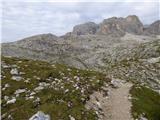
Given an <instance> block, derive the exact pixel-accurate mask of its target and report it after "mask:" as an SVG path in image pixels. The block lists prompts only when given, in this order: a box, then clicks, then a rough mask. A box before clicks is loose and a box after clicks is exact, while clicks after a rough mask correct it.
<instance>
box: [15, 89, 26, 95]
mask: <svg viewBox="0 0 160 120" xmlns="http://www.w3.org/2000/svg"><path fill="white" fill-rule="evenodd" d="M24 92H26V89H18V90H16V91H15V93H14V94H16V95H18V94H21V93H24Z"/></svg>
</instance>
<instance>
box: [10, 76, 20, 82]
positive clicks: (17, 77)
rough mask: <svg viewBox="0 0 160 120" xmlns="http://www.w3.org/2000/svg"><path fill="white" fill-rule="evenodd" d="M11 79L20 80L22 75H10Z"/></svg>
mask: <svg viewBox="0 0 160 120" xmlns="http://www.w3.org/2000/svg"><path fill="white" fill-rule="evenodd" d="M11 79H12V80H15V81H20V80H22V77H21V76H12V78H11Z"/></svg>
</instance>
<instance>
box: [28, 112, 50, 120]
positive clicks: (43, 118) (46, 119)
mask: <svg viewBox="0 0 160 120" xmlns="http://www.w3.org/2000/svg"><path fill="white" fill-rule="evenodd" d="M29 120H51V119H50V116H49V115H46V114H44V113H43V112H41V111H38V112H37V113H36V114H34V115H33V116H32V117H31V118H29Z"/></svg>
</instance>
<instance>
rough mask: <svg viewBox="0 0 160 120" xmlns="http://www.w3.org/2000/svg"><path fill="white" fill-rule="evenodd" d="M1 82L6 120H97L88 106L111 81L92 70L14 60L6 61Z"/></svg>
mask: <svg viewBox="0 0 160 120" xmlns="http://www.w3.org/2000/svg"><path fill="white" fill-rule="evenodd" d="M1 79H2V103H1V106H2V116H1V117H2V120H35V119H36V118H38V120H59V119H63V120H96V119H97V115H98V114H96V111H93V110H87V109H86V108H85V103H86V101H87V100H88V99H89V95H90V94H92V93H93V91H96V90H100V89H101V87H102V85H105V84H107V83H108V82H109V81H110V79H109V78H107V77H106V75H105V74H102V73H99V72H95V71H91V70H80V69H76V68H73V67H68V66H65V65H61V64H49V63H46V62H42V61H33V60H27V59H19V58H11V57H9V58H8V57H2V74H1ZM37 111H39V112H38V113H37ZM40 111H42V112H40ZM36 113H37V114H36ZM34 114H35V115H34Z"/></svg>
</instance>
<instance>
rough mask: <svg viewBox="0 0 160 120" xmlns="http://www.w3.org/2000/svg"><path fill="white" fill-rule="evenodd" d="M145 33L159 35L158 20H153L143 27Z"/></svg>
mask: <svg viewBox="0 0 160 120" xmlns="http://www.w3.org/2000/svg"><path fill="white" fill-rule="evenodd" d="M145 34H154V35H160V20H157V21H155V22H153V23H152V24H151V25H149V26H148V27H147V28H146V29H145Z"/></svg>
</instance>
